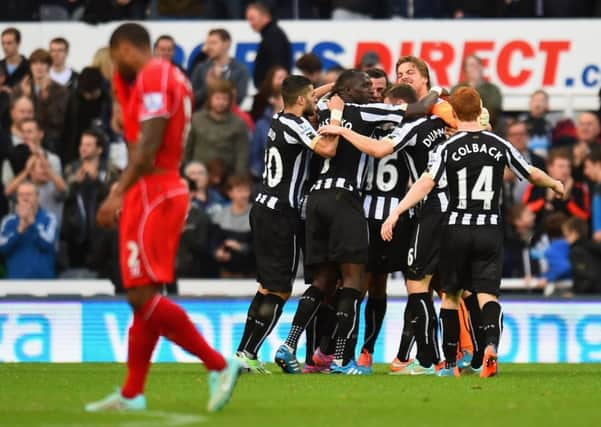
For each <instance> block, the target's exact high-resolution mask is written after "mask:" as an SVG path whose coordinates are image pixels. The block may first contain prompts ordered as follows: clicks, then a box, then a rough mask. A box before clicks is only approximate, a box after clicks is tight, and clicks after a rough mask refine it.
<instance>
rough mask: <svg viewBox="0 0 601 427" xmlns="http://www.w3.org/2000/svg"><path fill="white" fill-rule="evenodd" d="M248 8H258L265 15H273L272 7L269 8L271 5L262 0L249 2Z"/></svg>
mask: <svg viewBox="0 0 601 427" xmlns="http://www.w3.org/2000/svg"><path fill="white" fill-rule="evenodd" d="M248 9H257V10H258V11H259V12H261V13H262V14H263V15H269V16H271V9H270V8H269V6H267V5H266V4H265V3H263V2H260V1H254V2H252V3H249V4H248V6H246V10H248Z"/></svg>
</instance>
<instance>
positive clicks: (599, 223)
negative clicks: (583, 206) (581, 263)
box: [584, 146, 601, 242]
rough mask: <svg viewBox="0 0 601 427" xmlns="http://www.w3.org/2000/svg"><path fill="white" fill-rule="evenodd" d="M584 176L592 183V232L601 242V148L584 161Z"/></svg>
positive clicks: (595, 148) (592, 152) (594, 150)
mask: <svg viewBox="0 0 601 427" xmlns="http://www.w3.org/2000/svg"><path fill="white" fill-rule="evenodd" d="M584 175H585V176H586V178H587V179H588V180H589V182H590V183H591V186H592V188H591V221H590V222H591V231H592V234H593V240H595V241H596V242H601V146H593V147H592V148H591V152H590V154H589V155H588V156H587V158H586V159H585V161H584Z"/></svg>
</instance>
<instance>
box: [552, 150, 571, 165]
mask: <svg viewBox="0 0 601 427" xmlns="http://www.w3.org/2000/svg"><path fill="white" fill-rule="evenodd" d="M557 159H565V160H568V161H569V162H570V163H572V150H571V149H569V148H554V149H553V150H551V151H549V156H548V157H547V165H552V164H553V163H554V162H555V160H557Z"/></svg>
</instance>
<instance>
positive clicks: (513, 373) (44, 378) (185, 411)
mask: <svg viewBox="0 0 601 427" xmlns="http://www.w3.org/2000/svg"><path fill="white" fill-rule="evenodd" d="M270 369H272V370H273V372H274V374H273V375H262V376H259V375H243V376H242V377H241V378H240V380H239V382H238V387H237V389H236V392H235V394H234V397H233V399H232V401H231V402H230V404H229V405H228V406H226V408H225V409H224V410H223V411H222V412H220V413H217V414H207V413H206V411H205V405H206V400H207V384H206V379H207V376H206V372H205V370H204V368H203V367H202V366H198V365H191V364H156V365H154V366H153V367H152V368H151V374H150V378H149V381H148V384H147V390H146V398H147V401H148V411H147V412H146V413H144V414H131V413H123V414H87V413H85V412H84V411H83V406H84V403H86V402H88V401H91V400H97V399H99V398H102V397H104V396H105V395H106V394H108V393H109V392H111V391H112V390H113V387H114V386H116V385H118V384H120V383H121V381H122V379H123V376H124V372H125V368H124V366H123V365H120V364H0V425H1V426H46V427H59V426H61V427H71V426H82V427H90V426H97V427H99V426H117V427H158V426H196V425H197V426H236V427H242V426H244V427H252V426H262V427H271V426H281V427H292V426H303V427H304V426H308V427H313V426H316V427H317V426H333V425H337V426H341V427H349V426H361V427H367V426H378V427H387V426H411V427H421V426H437V427H438V426H448V427H451V426H454V425H456V426H460V427H467V426H479V427H488V426H503V427H513V426H545V427H546V426H563V427H565V426H568V427H576V426H597V425H599V422H600V421H599V414H600V413H601V412H600V411H601V409H600V408H601V400H600V397H599V396H600V395H601V375H600V374H601V365H591V364H588V365H587V364H582V365H567V364H566V365H540V364H538V365H536V364H531V365H501V372H500V373H501V375H500V376H498V377H497V378H491V379H486V380H483V379H480V378H477V377H462V378H437V377H392V376H389V375H386V369H387V366H384V365H379V366H377V367H376V372H375V374H374V375H372V376H370V377H344V376H333V375H323V374H314V375H294V376H293V375H283V374H281V373H280V372H279V369H278V368H277V367H276V366H274V365H272V366H270Z"/></svg>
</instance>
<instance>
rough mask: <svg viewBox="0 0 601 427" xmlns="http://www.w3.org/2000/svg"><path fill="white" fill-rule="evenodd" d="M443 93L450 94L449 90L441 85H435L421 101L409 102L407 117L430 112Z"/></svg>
mask: <svg viewBox="0 0 601 427" xmlns="http://www.w3.org/2000/svg"><path fill="white" fill-rule="evenodd" d="M441 95H448V92H447V91H446V90H445V89H444V88H441V87H439V86H435V87H433V88H432V89H430V92H428V94H427V95H426V96H425V97H423V98H422V99H420V100H419V101H417V102H414V103H412V104H407V110H406V111H405V117H416V116H423V115H424V114H428V113H429V112H430V111H431V110H432V107H433V106H434V104H435V103H436V101H437V100H438V98H440V96H441Z"/></svg>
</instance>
